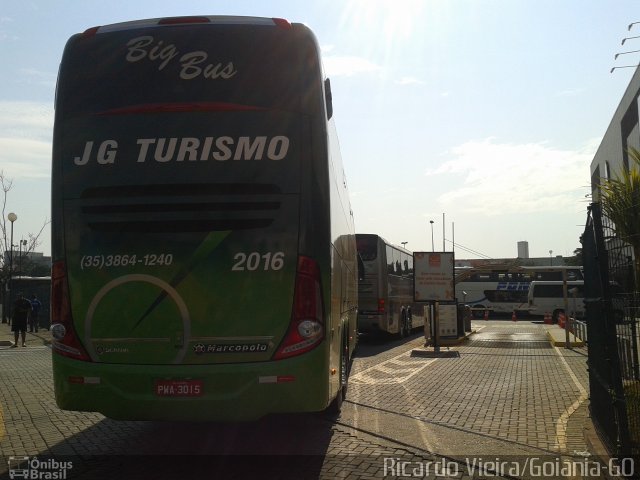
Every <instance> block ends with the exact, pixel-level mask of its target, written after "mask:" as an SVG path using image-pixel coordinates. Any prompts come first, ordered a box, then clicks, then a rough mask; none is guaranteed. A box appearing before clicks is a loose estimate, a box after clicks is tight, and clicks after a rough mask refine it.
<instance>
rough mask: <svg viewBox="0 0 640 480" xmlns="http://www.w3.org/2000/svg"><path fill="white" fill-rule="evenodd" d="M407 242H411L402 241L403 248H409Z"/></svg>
mask: <svg viewBox="0 0 640 480" xmlns="http://www.w3.org/2000/svg"><path fill="white" fill-rule="evenodd" d="M407 243H409V242H400V245H402V248H407Z"/></svg>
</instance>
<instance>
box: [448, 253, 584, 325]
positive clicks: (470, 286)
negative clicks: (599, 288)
mask: <svg viewBox="0 0 640 480" xmlns="http://www.w3.org/2000/svg"><path fill="white" fill-rule="evenodd" d="M563 271H564V272H566V275H567V280H581V279H583V278H584V277H583V274H582V267H563V266H558V267H553V266H549V267H540V266H538V267H521V266H516V265H491V264H490V265H486V266H483V267H475V268H456V285H455V288H456V297H457V299H458V301H459V302H462V303H465V304H466V305H469V306H471V309H472V313H473V315H474V316H475V317H476V318H481V317H482V316H483V315H484V312H485V311H491V312H495V313H508V314H511V313H513V312H516V313H518V314H526V313H527V312H528V292H529V284H530V283H531V282H532V281H540V280H546V281H549V280H551V281H553V280H562V276H563Z"/></svg>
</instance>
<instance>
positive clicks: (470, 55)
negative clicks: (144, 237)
mask: <svg viewBox="0 0 640 480" xmlns="http://www.w3.org/2000/svg"><path fill="white" fill-rule="evenodd" d="M637 6H638V5H637V2H635V1H632V0H614V1H607V2H605V1H600V0H494V1H490V0H423V1H420V0H390V1H383V0H345V1H336V0H321V1H313V0H309V1H304V2H301V1H297V0H290V1H286V0H282V1H278V0H261V1H257V0H256V1H242V0H236V1H224V2H220V1H215V0H209V1H206V2H204V1H190V2H176V1H172V2H168V1H163V0H153V1H147V0H142V1H140V0H138V1H134V2H132V1H127V2H119V1H112V2H104V1H103V0H101V1H94V0H84V1H70V0H56V1H55V2H54V1H51V0H35V1H29V0H23V1H17V0H5V1H4V2H3V7H2V10H1V11H0V59H2V68H1V69H0V170H2V171H3V173H4V175H5V176H6V177H9V178H11V179H13V182H14V183H13V187H12V190H11V191H10V192H9V197H8V202H7V206H6V211H5V214H6V213H8V212H10V211H14V212H15V213H17V214H18V221H17V222H16V223H15V225H14V229H15V230H14V238H18V239H19V238H20V237H21V236H25V237H26V235H27V233H28V232H37V231H38V230H40V228H41V226H42V224H43V223H44V222H45V221H46V220H48V219H49V218H50V199H49V197H50V185H49V181H50V162H51V136H52V127H53V101H54V90H55V81H56V75H57V69H58V63H59V61H60V58H61V56H62V52H63V49H64V45H65V42H66V41H67V39H68V38H69V37H70V36H71V35H73V34H74V33H77V32H81V31H84V30H85V29H87V28H89V27H92V26H96V25H104V24H109V23H115V22H120V21H127V20H133V19H140V18H151V17H162V16H175V15H193V14H211V15H218V14H231V15H255V16H267V17H283V18H287V19H288V20H290V21H292V22H302V23H305V24H307V25H308V26H310V27H311V28H312V29H313V30H314V31H315V33H316V35H317V37H318V40H319V42H320V45H321V46H322V50H323V56H324V63H325V68H326V70H327V72H328V75H329V76H330V77H331V82H332V90H333V99H334V111H335V118H336V123H337V128H338V134H339V137H340V146H341V150H342V156H343V161H344V163H345V170H346V174H347V176H348V179H349V188H350V191H351V201H352V207H353V211H354V215H355V220H356V229H357V231H358V232H363V233H379V234H381V235H383V236H384V237H385V238H387V239H388V240H389V241H391V242H393V243H396V244H400V243H401V242H408V244H407V248H409V249H411V250H416V251H418V250H431V247H432V244H431V243H432V242H431V224H430V223H429V222H430V220H433V221H434V224H433V230H434V238H435V248H436V250H442V243H443V213H444V214H445V224H446V229H445V235H444V236H445V237H446V241H445V244H446V249H447V250H450V249H451V243H450V240H451V239H452V236H453V235H452V230H453V228H452V223H453V224H454V225H455V242H456V243H458V244H461V245H463V246H464V247H467V248H468V249H469V250H472V251H475V252H479V253H480V254H482V255H484V256H488V257H493V258H501V257H515V256H516V255H517V249H516V243H517V242H518V241H520V240H526V241H528V242H529V249H530V254H531V256H544V257H546V256H548V255H549V251H550V250H551V251H552V252H553V255H571V254H572V252H573V250H574V249H575V248H577V247H579V246H580V243H579V236H580V234H581V233H582V231H583V229H584V227H583V224H584V222H585V218H586V209H587V205H588V198H585V195H586V194H588V193H589V191H590V188H589V182H590V179H589V164H590V162H591V160H592V158H593V155H594V153H595V150H596V148H597V146H598V144H599V141H600V139H601V138H602V136H603V135H604V132H605V130H606V128H607V126H608V124H609V122H610V120H611V118H612V116H613V113H614V111H615V109H616V107H617V105H618V103H619V101H620V99H621V97H622V94H623V93H624V90H625V89H626V87H627V84H628V82H629V80H630V78H631V75H632V73H633V69H632V68H627V69H619V70H616V71H615V72H613V73H610V69H611V67H613V66H621V65H632V64H637V63H638V61H639V60H640V55H639V54H627V55H622V56H620V57H619V58H618V59H617V60H614V55H615V54H616V53H619V52H626V51H630V50H636V49H640V38H639V39H632V40H628V41H627V42H626V43H625V45H624V46H621V40H622V38H624V37H626V36H635V35H640V25H636V26H634V27H633V28H632V29H631V31H628V30H627V26H628V25H629V24H630V23H631V22H635V21H640V12H639V11H638V8H637ZM634 42H635V43H634ZM41 239H42V245H41V246H40V247H39V250H40V251H44V252H45V253H50V248H51V245H50V236H49V232H48V229H45V231H44V233H43V235H42V237H41ZM478 256H479V255H474V254H472V253H469V252H468V251H465V250H462V249H457V250H456V257H457V258H472V257H478Z"/></svg>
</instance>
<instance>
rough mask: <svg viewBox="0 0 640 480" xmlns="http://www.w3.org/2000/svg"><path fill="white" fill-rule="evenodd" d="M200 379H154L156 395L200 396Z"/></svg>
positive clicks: (201, 390)
mask: <svg viewBox="0 0 640 480" xmlns="http://www.w3.org/2000/svg"><path fill="white" fill-rule="evenodd" d="M203 387H204V385H203V382H202V380H156V385H155V392H156V395H157V396H158V397H200V396H201V395H202V394H203V392H204V388H203Z"/></svg>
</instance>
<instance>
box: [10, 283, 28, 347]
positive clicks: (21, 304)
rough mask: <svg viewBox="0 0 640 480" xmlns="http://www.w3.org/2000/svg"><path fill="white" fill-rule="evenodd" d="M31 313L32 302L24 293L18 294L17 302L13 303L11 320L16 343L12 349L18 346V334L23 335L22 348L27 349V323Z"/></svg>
mask: <svg viewBox="0 0 640 480" xmlns="http://www.w3.org/2000/svg"><path fill="white" fill-rule="evenodd" d="M30 313H31V302H30V301H29V300H27V299H26V298H25V297H24V295H23V294H22V293H19V294H18V298H16V300H15V302H13V312H12V318H11V331H12V332H13V335H14V338H15V342H14V344H13V345H11V348H15V347H17V346H18V334H19V333H20V334H22V346H23V347H26V346H27V343H26V339H25V337H26V335H27V321H28V320H29V315H30Z"/></svg>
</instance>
